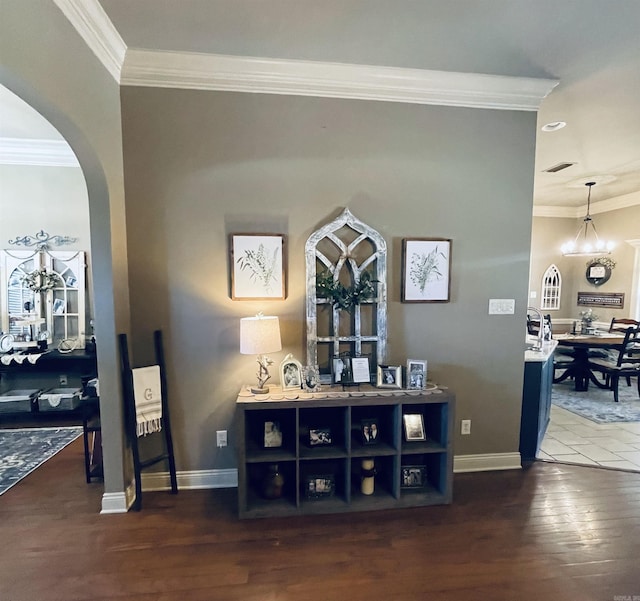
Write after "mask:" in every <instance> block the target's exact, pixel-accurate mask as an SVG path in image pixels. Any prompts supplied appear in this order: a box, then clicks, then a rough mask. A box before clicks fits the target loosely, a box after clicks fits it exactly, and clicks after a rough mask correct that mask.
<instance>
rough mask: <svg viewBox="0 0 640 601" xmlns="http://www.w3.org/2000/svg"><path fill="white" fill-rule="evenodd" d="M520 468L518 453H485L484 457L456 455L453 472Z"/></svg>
mask: <svg viewBox="0 0 640 601" xmlns="http://www.w3.org/2000/svg"><path fill="white" fill-rule="evenodd" d="M521 468H522V463H521V458H520V453H487V454H484V455H456V456H455V457H454V458H453V472H454V473H455V474H461V473H463V472H493V471H498V470H519V469H521Z"/></svg>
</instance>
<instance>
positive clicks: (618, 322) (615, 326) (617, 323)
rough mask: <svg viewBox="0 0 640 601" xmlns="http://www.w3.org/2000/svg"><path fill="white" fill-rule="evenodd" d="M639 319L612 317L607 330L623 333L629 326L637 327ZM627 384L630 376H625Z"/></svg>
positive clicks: (629, 384) (629, 382) (629, 381)
mask: <svg viewBox="0 0 640 601" xmlns="http://www.w3.org/2000/svg"><path fill="white" fill-rule="evenodd" d="M639 327H640V321H636V320H635V319H626V318H624V317H619V318H616V317H614V318H613V319H612V320H611V325H610V326H609V332H622V333H623V334H624V333H625V332H626V331H627V330H628V329H629V328H639ZM627 386H631V378H630V377H629V376H627Z"/></svg>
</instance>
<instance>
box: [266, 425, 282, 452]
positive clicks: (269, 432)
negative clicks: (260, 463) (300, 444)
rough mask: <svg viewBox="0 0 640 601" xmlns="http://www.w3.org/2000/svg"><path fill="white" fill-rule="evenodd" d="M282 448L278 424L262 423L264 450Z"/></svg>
mask: <svg viewBox="0 0 640 601" xmlns="http://www.w3.org/2000/svg"><path fill="white" fill-rule="evenodd" d="M281 446H282V429H281V428H280V422H274V421H266V422H264V448H265V449H276V448H279V447H281Z"/></svg>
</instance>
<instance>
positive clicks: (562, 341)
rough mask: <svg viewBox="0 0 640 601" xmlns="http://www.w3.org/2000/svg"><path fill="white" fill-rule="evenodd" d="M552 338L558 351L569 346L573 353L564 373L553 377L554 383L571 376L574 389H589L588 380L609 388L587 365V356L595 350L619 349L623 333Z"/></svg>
mask: <svg viewBox="0 0 640 601" xmlns="http://www.w3.org/2000/svg"><path fill="white" fill-rule="evenodd" d="M554 338H555V339H556V340H557V341H558V347H557V351H558V352H562V348H565V349H568V348H571V349H572V355H573V360H572V361H571V362H570V363H569V364H568V366H567V368H566V370H565V371H564V373H563V374H562V375H561V376H560V377H558V378H554V380H553V382H554V383H555V384H557V383H558V382H562V381H564V380H566V379H567V378H573V379H574V382H575V389H576V391H581V392H583V391H586V390H589V382H592V383H593V384H594V385H595V386H597V387H598V388H605V389H608V388H609V385H608V384H606V383H605V382H602V381H600V380H598V378H597V377H596V376H595V374H594V373H593V371H592V370H591V368H590V367H589V357H590V356H591V355H590V354H592V353H593V352H594V351H596V350H615V351H617V350H620V349H621V348H622V345H623V342H624V335H621V334H620V335H619V334H614V333H611V332H603V333H600V334H598V333H596V334H559V335H557V336H554Z"/></svg>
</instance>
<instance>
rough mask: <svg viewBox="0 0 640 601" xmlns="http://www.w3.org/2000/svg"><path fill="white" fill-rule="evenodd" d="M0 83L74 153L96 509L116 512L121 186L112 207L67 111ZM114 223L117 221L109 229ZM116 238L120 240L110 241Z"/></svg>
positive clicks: (122, 316)
mask: <svg viewBox="0 0 640 601" xmlns="http://www.w3.org/2000/svg"><path fill="white" fill-rule="evenodd" d="M0 83H2V84H3V85H4V86H6V87H7V88H8V89H9V90H11V91H12V92H13V93H14V94H16V95H17V96H18V97H19V98H21V99H22V100H23V101H24V102H26V103H27V104H28V105H30V106H31V107H33V108H34V109H35V110H36V111H37V112H38V113H40V114H41V115H42V116H43V118H45V119H46V120H47V121H48V122H49V123H50V124H51V125H52V126H53V127H54V128H55V129H56V130H57V131H58V132H60V134H61V136H62V137H63V138H64V139H65V140H66V141H67V142H68V144H69V146H70V147H71V148H72V149H73V152H74V153H75V155H76V157H77V158H78V162H79V165H80V168H81V170H82V173H83V175H84V179H85V182H86V190H87V201H88V213H89V232H90V240H91V243H90V252H91V256H92V262H91V266H92V269H91V278H92V295H91V296H92V298H93V299H94V315H95V320H94V325H95V333H96V337H97V344H98V372H99V377H100V392H101V403H100V404H101V415H102V434H103V459H104V494H103V500H102V513H122V512H124V511H126V510H127V508H128V502H127V499H126V494H125V488H126V486H125V464H124V437H123V426H122V423H123V418H122V395H121V388H120V373H119V363H118V354H117V347H116V332H121V331H124V332H126V331H128V328H129V311H128V286H127V277H126V275H127V266H126V241H125V235H126V228H125V227H124V202H123V197H124V193H123V186H122V188H121V189H120V191H119V192H120V194H118V195H117V196H119V197H120V198H118V199H117V200H118V201H122V202H120V203H119V206H116V208H115V210H114V208H113V206H114V205H116V204H117V203H116V202H115V201H116V198H114V194H112V193H111V191H110V186H109V183H110V182H108V180H107V176H106V173H105V165H104V164H103V160H102V158H101V157H100V156H99V152H98V151H97V150H96V148H94V146H93V145H92V144H91V142H90V141H89V140H88V139H87V136H86V135H85V133H84V132H83V131H82V129H81V128H80V127H78V125H77V124H76V123H75V122H74V121H73V120H72V119H71V118H70V117H69V115H67V114H65V113H64V112H63V111H62V110H60V109H59V108H58V107H57V106H56V105H55V104H53V103H52V102H50V101H49V100H47V99H46V95H45V94H44V93H43V92H41V91H39V90H37V89H36V88H34V87H33V86H32V85H30V84H29V83H28V82H27V81H25V80H24V79H22V78H19V77H16V76H15V75H14V74H12V73H8V72H7V71H6V70H0ZM118 150H119V155H120V156H119V158H120V174H119V175H120V177H119V178H118V179H120V180H121V179H122V178H121V156H122V148H121V145H120V146H119V149H118ZM116 171H118V169H116ZM112 179H113V176H112ZM111 185H112V187H113V184H111ZM114 223H117V224H118V228H117V229H116V230H115V231H114ZM117 238H119V239H121V240H122V241H123V242H122V243H121V244H120V243H117V244H114V240H115V239H117ZM113 248H116V249H117V252H119V253H121V257H116V258H115V259H114V256H113V255H114V252H113V251H112V249H113Z"/></svg>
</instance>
